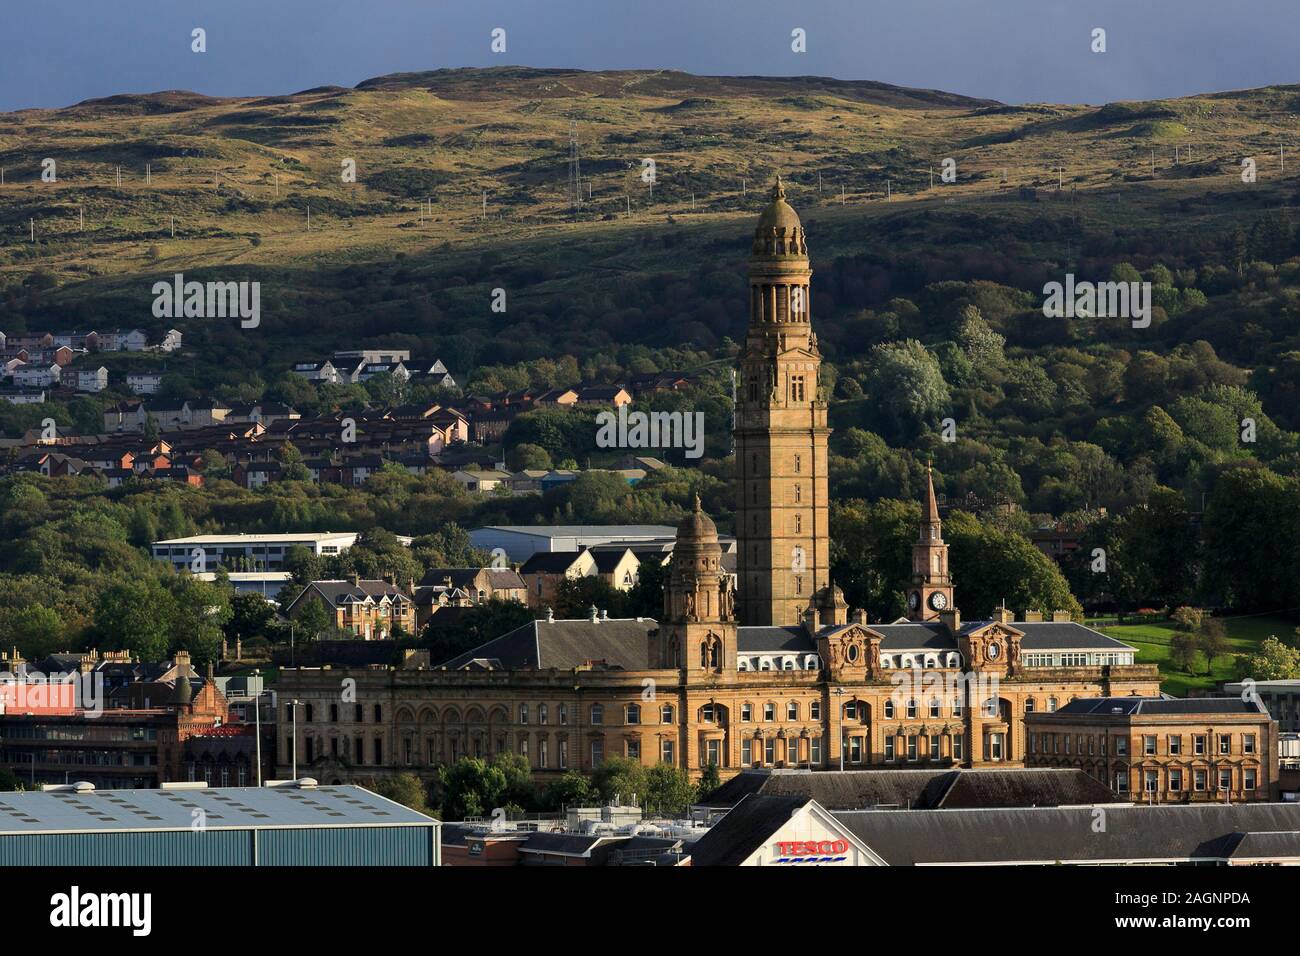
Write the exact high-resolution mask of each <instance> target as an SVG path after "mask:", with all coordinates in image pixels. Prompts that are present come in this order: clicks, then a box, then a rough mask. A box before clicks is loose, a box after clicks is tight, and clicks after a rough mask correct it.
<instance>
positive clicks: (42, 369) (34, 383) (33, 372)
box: [14, 363, 63, 388]
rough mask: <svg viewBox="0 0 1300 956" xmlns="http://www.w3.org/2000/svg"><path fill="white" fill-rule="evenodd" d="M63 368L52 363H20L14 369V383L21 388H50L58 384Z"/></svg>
mask: <svg viewBox="0 0 1300 956" xmlns="http://www.w3.org/2000/svg"><path fill="white" fill-rule="evenodd" d="M62 375H63V369H61V368H60V367H59V366H57V365H54V364H53V363H51V364H50V365H20V366H18V368H16V369H14V385H16V386H18V387H19V388H50V387H51V386H54V385H58V384H59V381H60V379H61V378H62Z"/></svg>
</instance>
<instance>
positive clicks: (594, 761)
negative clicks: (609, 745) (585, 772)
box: [591, 740, 605, 769]
mask: <svg viewBox="0 0 1300 956" xmlns="http://www.w3.org/2000/svg"><path fill="white" fill-rule="evenodd" d="M604 762H605V741H603V740H593V741H592V742H591V766H592V768H593V769H595V768H596V767H599V766H600V765H601V764H602V763H604Z"/></svg>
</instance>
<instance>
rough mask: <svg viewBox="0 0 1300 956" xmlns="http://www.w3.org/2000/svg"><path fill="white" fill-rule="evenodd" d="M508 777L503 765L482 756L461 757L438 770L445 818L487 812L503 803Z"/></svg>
mask: <svg viewBox="0 0 1300 956" xmlns="http://www.w3.org/2000/svg"><path fill="white" fill-rule="evenodd" d="M506 787H507V780H506V775H505V772H504V771H502V769H501V768H500V767H497V766H493V765H491V764H489V763H488V762H487V761H485V760H483V759H481V758H479V757H461V758H460V759H459V760H457V761H456V762H455V763H454V764H451V765H450V766H446V767H442V768H440V769H439V770H438V788H439V790H440V791H441V803H442V819H443V820H464V819H465V818H466V817H481V816H486V815H488V814H490V813H491V812H492V810H494V809H495V808H497V807H500V806H501V796H502V794H504V793H505V792H506Z"/></svg>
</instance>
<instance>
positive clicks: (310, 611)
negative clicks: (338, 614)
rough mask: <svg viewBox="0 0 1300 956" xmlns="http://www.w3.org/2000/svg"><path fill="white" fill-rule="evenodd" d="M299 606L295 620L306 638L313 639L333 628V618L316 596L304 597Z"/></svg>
mask: <svg viewBox="0 0 1300 956" xmlns="http://www.w3.org/2000/svg"><path fill="white" fill-rule="evenodd" d="M299 608H300V609H301V610H299V611H298V614H297V616H296V617H295V620H296V621H297V622H298V628H299V629H300V630H301V632H302V634H303V636H304V637H306V638H307V639H308V640H315V639H317V638H319V637H320V636H321V635H322V634H325V633H326V632H328V631H331V630H333V628H334V626H335V618H334V617H333V616H331V615H330V612H329V611H328V610H326V608H325V605H324V604H322V603H321V602H320V601H319V600H317V599H316V598H306V599H305V600H303V601H302V602H301V603H300V604H299Z"/></svg>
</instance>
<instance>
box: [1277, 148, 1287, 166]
mask: <svg viewBox="0 0 1300 956" xmlns="http://www.w3.org/2000/svg"><path fill="white" fill-rule="evenodd" d="M1284 149H1285V147H1283V146H1279V147H1278V148H1277V158H1278V159H1280V160H1282V172H1286V153H1285V152H1284Z"/></svg>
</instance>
